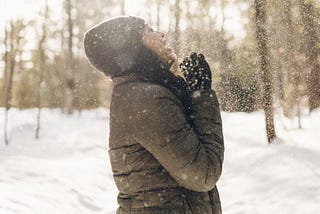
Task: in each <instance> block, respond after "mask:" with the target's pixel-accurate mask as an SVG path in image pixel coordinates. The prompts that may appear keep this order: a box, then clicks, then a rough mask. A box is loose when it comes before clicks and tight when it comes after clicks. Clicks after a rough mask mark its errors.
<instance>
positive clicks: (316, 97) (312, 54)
mask: <svg viewBox="0 0 320 214" xmlns="http://www.w3.org/2000/svg"><path fill="white" fill-rule="evenodd" d="M300 10H301V15H302V22H303V25H304V32H303V35H304V38H305V44H306V49H305V51H306V57H307V65H309V66H310V73H309V75H308V76H307V84H308V97H309V110H310V112H311V111H312V110H314V109H315V108H318V107H320V64H319V60H318V57H319V47H318V44H319V38H318V35H317V30H318V29H317V24H316V22H317V17H316V16H317V14H316V11H315V8H314V5H313V3H312V2H311V1H305V0H300Z"/></svg>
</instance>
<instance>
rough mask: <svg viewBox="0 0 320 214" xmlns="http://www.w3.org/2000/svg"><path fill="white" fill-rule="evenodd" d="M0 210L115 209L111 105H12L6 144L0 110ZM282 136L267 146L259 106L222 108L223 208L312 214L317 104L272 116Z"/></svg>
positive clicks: (315, 208) (85, 212)
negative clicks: (70, 111) (38, 121)
mask: <svg viewBox="0 0 320 214" xmlns="http://www.w3.org/2000/svg"><path fill="white" fill-rule="evenodd" d="M0 115H1V116H0V130H1V133H0V214H11V213H19V214H93V213H94V214H95V213H96V214H113V213H115V210H116V208H117V202H116V195H117V190H116V188H115V185H114V183H113V180H112V174H111V169H110V164H109V160H108V154H107V149H108V148H107V147H108V146H107V145H108V141H107V139H108V110H106V109H96V110H91V111H83V112H82V113H81V114H79V113H75V114H74V115H70V116H68V115H63V114H61V113H60V111H59V110H44V111H43V114H42V129H41V133H40V139H39V140H35V139H34V129H35V118H36V110H23V111H19V110H17V109H12V110H10V114H9V117H10V123H9V137H10V145H9V146H8V147H5V146H4V139H3V117H4V116H3V115H4V113H3V109H0ZM275 122H276V126H277V127H276V128H277V134H278V136H279V137H280V139H279V140H278V141H277V142H276V143H275V144H272V145H267V142H266V137H265V133H264V118H263V113H262V112H255V113H251V114H246V113H223V123H224V124H223V125H224V133H225V144H226V152H225V162H224V171H223V175H222V177H221V180H220V181H219V183H218V187H219V190H220V194H221V201H222V207H223V213H224V214H262V213H265V214H301V213H303V214H316V213H319V212H320V211H319V210H320V109H318V110H317V111H316V112H314V113H313V114H311V116H309V115H305V116H303V118H302V126H303V129H301V130H300V129H297V128H296V127H297V125H296V121H293V120H289V119H286V118H284V117H282V116H281V117H280V116H276V121H275Z"/></svg>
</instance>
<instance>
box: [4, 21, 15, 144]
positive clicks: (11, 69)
mask: <svg viewBox="0 0 320 214" xmlns="http://www.w3.org/2000/svg"><path fill="white" fill-rule="evenodd" d="M14 27H15V26H14V24H13V21H11V22H10V36H9V38H8V40H7V42H9V45H8V43H7V44H6V48H7V47H8V46H10V52H8V59H7V62H6V70H7V72H9V73H7V75H6V78H7V79H6V84H5V85H6V91H5V100H4V104H5V123H4V130H5V137H4V138H5V143H6V145H8V144H9V140H8V136H7V128H8V111H9V109H10V108H11V98H12V81H13V75H14V71H15V51H16V50H15V48H16V47H15V44H14V37H15V35H14V33H15V32H14ZM7 64H8V66H7Z"/></svg>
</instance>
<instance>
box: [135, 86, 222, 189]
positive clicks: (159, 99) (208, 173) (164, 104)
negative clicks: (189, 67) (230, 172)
mask: <svg viewBox="0 0 320 214" xmlns="http://www.w3.org/2000/svg"><path fill="white" fill-rule="evenodd" d="M138 91H139V90H138ZM138 91H137V92H138ZM138 93H139V94H141V96H136V98H137V97H138V99H135V103H136V105H133V108H134V109H135V112H136V113H137V114H136V118H132V119H131V120H130V121H131V122H132V123H133V124H132V126H133V127H134V129H133V137H134V139H135V140H136V141H137V142H138V143H140V144H141V145H142V146H143V147H144V148H146V149H147V150H148V151H149V152H150V153H152V155H153V156H154V157H155V158H156V159H157V160H158V161H159V162H160V164H161V165H162V166H163V167H164V168H165V169H166V170H167V171H168V172H169V174H170V175H171V176H172V177H173V178H174V179H175V180H176V181H177V182H178V183H179V184H180V185H181V186H183V187H185V188H187V189H190V190H193V191H199V192H205V191H209V190H211V189H213V188H214V186H215V184H216V182H217V181H218V179H219V177H220V175H221V171H222V162H223V153H224V144H223V134H222V124H221V116H220V110H219V104H218V100H217V97H216V95H215V92H214V91H213V90H207V91H202V92H201V93H199V96H197V97H193V98H192V108H193V112H194V114H193V125H192V126H191V124H189V122H188V121H187V119H186V116H185V114H184V111H183V106H182V104H181V102H180V101H179V100H178V99H177V98H176V97H175V95H174V94H172V93H171V92H170V91H169V90H167V89H166V88H163V87H160V86H153V87H148V88H144V89H141V91H140V92H138Z"/></svg>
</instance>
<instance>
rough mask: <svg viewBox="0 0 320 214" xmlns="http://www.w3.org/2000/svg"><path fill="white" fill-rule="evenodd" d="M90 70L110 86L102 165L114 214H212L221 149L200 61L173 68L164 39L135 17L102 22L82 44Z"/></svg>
mask: <svg viewBox="0 0 320 214" xmlns="http://www.w3.org/2000/svg"><path fill="white" fill-rule="evenodd" d="M84 47H85V53H86V56H87V58H88V59H89V61H90V63H91V64H92V65H93V66H94V67H96V68H97V69H98V70H99V71H101V72H103V73H104V74H106V75H107V76H109V77H110V78H111V79H112V82H113V91H112V98H111V106H110V136H109V157H110V161H111V166H112V171H113V177H114V180H115V183H116V186H117V188H118V190H119V194H118V204H119V208H118V209H117V213H118V214H120V213H121V214H126V213H133V214H134V213H139V214H151V213H152V214H160V213H161V214H175V213H178V214H183V213H186V214H187V213H192V214H205V213H208V214H218V213H221V206H220V199H219V194H218V190H217V188H216V183H217V181H218V179H219V177H220V175H221V171H222V163H223V156H224V143H223V133H222V123H221V116H220V110H219V104H218V100H217V97H216V95H215V92H214V91H213V90H212V89H211V71H210V68H209V66H208V64H207V62H206V60H205V58H204V56H203V55H202V54H199V55H198V54H196V53H192V54H191V56H190V57H187V58H185V60H184V61H183V63H181V65H180V68H181V73H183V77H181V76H179V75H176V74H174V72H171V71H170V67H171V66H172V64H173V63H174V61H175V60H176V59H175V58H176V57H175V54H174V52H173V51H172V49H171V48H169V47H168V46H167V44H166V37H165V34H163V33H161V32H158V31H154V30H152V28H150V27H149V26H148V25H146V24H145V21H144V20H143V19H141V18H138V17H117V18H113V19H111V20H107V21H104V22H102V23H100V24H98V25H96V26H94V27H93V28H91V29H90V30H88V31H87V32H86V34H85V37H84Z"/></svg>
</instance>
